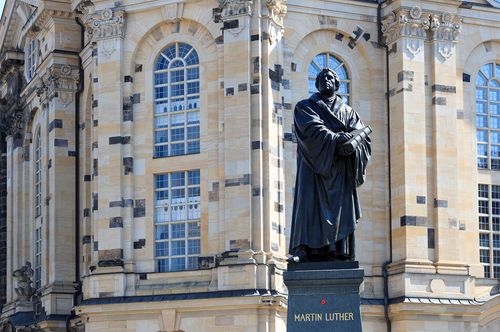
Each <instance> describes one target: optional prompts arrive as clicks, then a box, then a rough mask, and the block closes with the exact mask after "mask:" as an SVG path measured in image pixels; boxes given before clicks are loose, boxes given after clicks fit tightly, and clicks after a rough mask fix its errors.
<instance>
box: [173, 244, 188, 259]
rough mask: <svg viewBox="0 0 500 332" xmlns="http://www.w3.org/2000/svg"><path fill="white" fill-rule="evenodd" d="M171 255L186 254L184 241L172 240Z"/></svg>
mask: <svg viewBox="0 0 500 332" xmlns="http://www.w3.org/2000/svg"><path fill="white" fill-rule="evenodd" d="M171 243H172V255H173V256H179V255H185V254H186V241H184V240H182V241H172V242H171Z"/></svg>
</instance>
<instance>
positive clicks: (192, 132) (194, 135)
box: [187, 126, 200, 139]
mask: <svg viewBox="0 0 500 332" xmlns="http://www.w3.org/2000/svg"><path fill="white" fill-rule="evenodd" d="M198 138H200V127H198V126H195V127H188V133H187V139H198Z"/></svg>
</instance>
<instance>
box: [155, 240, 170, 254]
mask: <svg viewBox="0 0 500 332" xmlns="http://www.w3.org/2000/svg"><path fill="white" fill-rule="evenodd" d="M156 256H157V257H161V256H168V242H156Z"/></svg>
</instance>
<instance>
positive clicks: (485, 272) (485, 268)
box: [483, 265, 491, 278]
mask: <svg viewBox="0 0 500 332" xmlns="http://www.w3.org/2000/svg"><path fill="white" fill-rule="evenodd" d="M483 268H484V277H485V278H490V276H491V274H490V266H489V265H485V266H483Z"/></svg>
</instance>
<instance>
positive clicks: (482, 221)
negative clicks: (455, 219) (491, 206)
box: [479, 216, 490, 231]
mask: <svg viewBox="0 0 500 332" xmlns="http://www.w3.org/2000/svg"><path fill="white" fill-rule="evenodd" d="M479 229H482V230H485V231H487V230H489V229H490V223H489V218H488V217H483V216H480V217H479Z"/></svg>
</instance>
